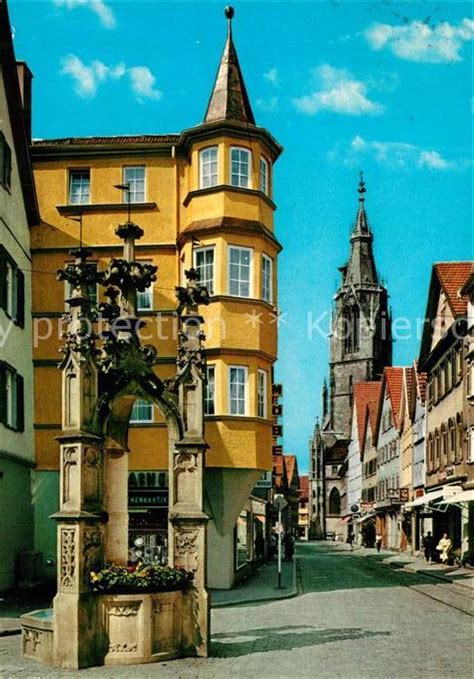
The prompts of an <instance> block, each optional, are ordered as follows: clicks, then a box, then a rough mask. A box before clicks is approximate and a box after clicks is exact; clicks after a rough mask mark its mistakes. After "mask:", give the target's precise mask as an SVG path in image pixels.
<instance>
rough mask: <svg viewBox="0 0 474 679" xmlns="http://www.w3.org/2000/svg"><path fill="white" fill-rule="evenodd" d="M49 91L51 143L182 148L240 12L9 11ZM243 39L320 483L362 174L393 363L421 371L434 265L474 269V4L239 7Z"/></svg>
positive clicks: (301, 458)
mask: <svg viewBox="0 0 474 679" xmlns="http://www.w3.org/2000/svg"><path fill="white" fill-rule="evenodd" d="M9 4H10V14H11V20H12V25H13V29H14V35H15V50H16V55H17V58H18V59H24V60H26V61H27V62H28V64H29V66H30V68H31V69H32V71H33V73H34V76H35V79H34V121H33V135H34V137H36V138H48V137H63V136H81V135H101V134H103V135H114V134H140V133H146V132H148V133H170V132H179V131H181V130H183V129H185V128H188V127H191V126H193V125H196V124H198V123H200V122H201V121H202V119H203V116H204V112H205V109H206V105H207V101H208V97H209V94H210V91H211V88H212V84H213V81H214V77H215V73H216V70H217V66H218V63H219V59H220V56H221V52H222V48H223V45H224V41H225V32H226V25H225V19H224V16H223V7H224V3H219V2H207V3H201V2H171V3H165V2H153V1H150V2H140V1H137V0H135V2H133V3H130V2H110V1H108V0H42V1H37V2H26V1H25V2H24V1H23V0H10V3H9ZM234 7H235V9H236V13H235V18H234V21H233V34H234V40H235V43H236V47H237V51H238V54H239V59H240V64H241V67H242V70H243V74H244V78H245V82H246V85H247V89H248V92H249V96H250V100H251V103H252V106H253V110H254V114H255V117H256V121H257V124H258V125H261V126H263V127H266V128H267V129H268V130H269V131H270V132H271V133H272V134H273V135H274V136H275V137H276V138H277V139H278V140H279V142H280V143H281V144H282V145H283V147H284V149H285V151H284V153H283V155H282V156H281V158H280V159H279V160H278V162H277V164H276V165H275V168H274V200H275V202H276V204H277V206H278V209H277V211H276V213H275V224H276V234H277V237H278V238H279V240H280V241H281V243H282V245H283V248H284V249H283V251H282V253H281V255H280V258H279V307H280V310H281V316H280V336H279V360H278V364H277V368H276V379H277V381H279V382H281V383H283V385H284V399H283V404H284V417H283V428H284V440H283V443H284V447H285V452H287V453H295V454H296V455H297V456H298V463H299V469H300V472H301V471H305V470H307V468H308V441H309V438H310V436H311V434H312V431H313V428H314V424H315V418H316V417H317V416H318V415H319V414H320V391H321V386H322V382H323V379H324V376H325V375H326V374H327V370H328V342H327V337H326V333H327V331H328V327H329V325H328V324H329V315H330V311H331V300H332V297H333V295H334V293H335V290H336V287H337V282H338V277H339V273H338V267H340V266H341V265H343V264H344V263H345V261H346V260H347V257H348V254H349V234H350V229H351V226H352V223H353V220H354V218H355V214H356V210H357V183H358V179H359V170H360V169H363V171H364V176H365V181H366V187H367V194H366V208H367V213H368V216H369V220H370V223H371V226H372V229H373V232H374V249H375V257H376V263H377V268H378V270H379V272H380V276H381V278H382V279H383V280H384V282H385V284H386V285H387V287H388V290H389V294H390V304H391V308H392V313H393V318H394V319H396V322H397V326H396V331H395V335H396V341H395V343H394V364H396V365H406V364H410V363H411V362H412V361H413V359H415V358H416V357H417V355H418V351H419V339H420V338H419V333H417V332H416V319H418V318H423V315H424V312H425V308H426V298H427V292H428V284H429V279H430V273H431V267H432V264H433V263H434V262H436V261H449V260H466V259H470V258H472V251H473V239H472V160H471V158H472V123H473V110H474V99H473V91H472V47H473V36H474V23H473V21H472V14H471V12H472V6H471V5H470V4H468V3H457V2H444V3H443V2H436V3H428V2H421V3H419V2H405V3H396V2H390V0H384V1H381V2H372V3H365V2H342V1H337V0H333V1H332V2H304V3H297V2H291V3H287V2H265V3H256V2H236V3H234Z"/></svg>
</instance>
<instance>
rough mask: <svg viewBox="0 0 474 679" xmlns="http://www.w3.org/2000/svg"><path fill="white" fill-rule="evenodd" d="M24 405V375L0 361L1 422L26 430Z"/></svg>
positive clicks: (16, 428)
mask: <svg viewBox="0 0 474 679" xmlns="http://www.w3.org/2000/svg"><path fill="white" fill-rule="evenodd" d="M24 407H25V404H24V386H23V377H22V376H21V375H20V374H19V373H17V371H16V370H15V369H14V368H12V367H11V366H10V365H8V363H5V362H4V361H0V422H2V423H3V424H4V425H6V426H7V427H9V428H10V429H14V430H15V431H20V432H21V431H24V428H25V427H24Z"/></svg>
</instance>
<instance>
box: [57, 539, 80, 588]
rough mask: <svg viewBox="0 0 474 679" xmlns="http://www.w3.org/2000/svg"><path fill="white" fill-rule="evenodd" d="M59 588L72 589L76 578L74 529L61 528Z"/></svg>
mask: <svg viewBox="0 0 474 679" xmlns="http://www.w3.org/2000/svg"><path fill="white" fill-rule="evenodd" d="M60 536H61V537H60V544H61V576H60V583H61V587H63V588H64V589H67V588H69V587H73V585H74V582H75V577H76V544H75V543H76V529H75V528H61V532H60Z"/></svg>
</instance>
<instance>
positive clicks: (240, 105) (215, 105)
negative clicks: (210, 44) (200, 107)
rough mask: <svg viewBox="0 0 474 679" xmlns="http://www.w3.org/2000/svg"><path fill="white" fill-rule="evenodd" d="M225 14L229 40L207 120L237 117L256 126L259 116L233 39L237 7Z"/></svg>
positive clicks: (213, 91)
mask: <svg viewBox="0 0 474 679" xmlns="http://www.w3.org/2000/svg"><path fill="white" fill-rule="evenodd" d="M225 15H226V17H227V20H228V31H227V40H226V43H225V46H224V52H223V53H222V58H221V62H220V65H219V69H218V71H217V76H216V80H215V83H214V87H213V90H212V94H211V98H210V99H209V104H208V106H207V111H206V115H205V117H204V122H205V123H210V122H215V121H217V120H236V121H238V122H241V123H250V124H251V125H255V118H254V115H253V112H252V107H251V105H250V100H249V97H248V94H247V89H246V87H245V83H244V78H243V75H242V71H241V70H240V64H239V59H238V56H237V50H236V49H235V45H234V41H233V38H232V17H233V16H234V10H233V8H232V7H226V9H225Z"/></svg>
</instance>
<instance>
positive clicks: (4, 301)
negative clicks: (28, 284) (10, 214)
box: [0, 245, 25, 328]
mask: <svg viewBox="0 0 474 679" xmlns="http://www.w3.org/2000/svg"><path fill="white" fill-rule="evenodd" d="M0 307H1V308H2V309H3V310H4V312H5V313H6V314H7V316H9V318H12V319H13V321H14V322H15V323H16V324H17V325H19V326H20V327H21V328H22V327H23V326H24V323H25V276H24V274H23V271H21V269H20V268H19V267H18V266H17V265H16V263H15V261H14V260H13V259H12V258H11V257H10V255H9V254H8V252H7V251H6V249H5V248H4V247H3V246H2V245H0Z"/></svg>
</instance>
